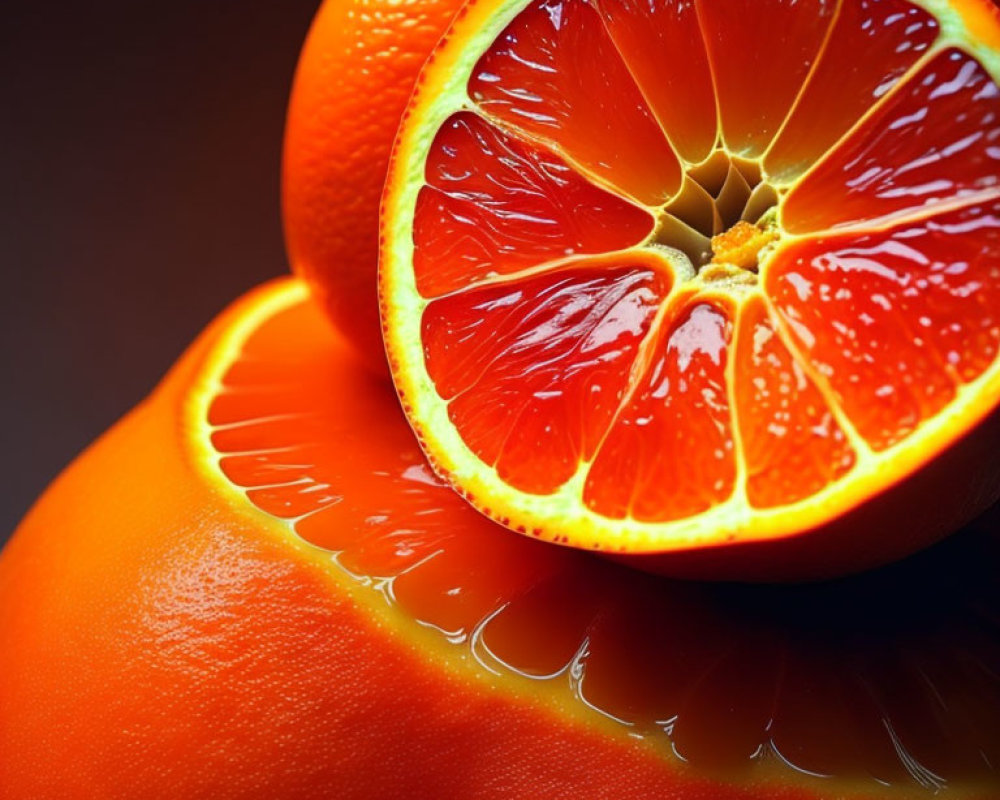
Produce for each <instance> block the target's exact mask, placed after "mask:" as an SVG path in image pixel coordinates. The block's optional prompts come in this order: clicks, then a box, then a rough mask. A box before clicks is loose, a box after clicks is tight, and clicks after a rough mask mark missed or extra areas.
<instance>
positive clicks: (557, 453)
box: [423, 263, 670, 492]
mask: <svg viewBox="0 0 1000 800" xmlns="http://www.w3.org/2000/svg"><path fill="white" fill-rule="evenodd" d="M669 290H670V281H669V278H668V277H666V276H664V275H662V274H658V273H657V272H655V271H653V270H651V269H650V268H649V266H644V265H642V264H641V263H640V264H636V265H635V266H633V267H628V266H626V265H622V266H620V267H618V266H616V267H614V268H611V267H606V268H605V269H602V270H595V269H594V268H591V269H590V270H587V269H585V268H580V267H578V266H577V267H574V268H572V269H566V270H560V271H558V272H555V273H550V274H546V275H542V276H539V277H533V278H531V279H528V280H524V281H519V282H517V283H516V284H513V285H500V286H493V287H487V288H481V289H476V290H472V291H468V292H463V293H461V294H456V295H451V296H449V297H446V298H442V299H440V300H435V301H432V302H431V303H430V305H429V306H428V307H427V311H426V312H425V313H424V318H423V320H424V321H423V342H424V348H425V351H426V353H427V366H428V372H429V374H430V377H431V379H432V380H433V381H434V385H435V387H436V389H437V391H438V393H439V394H440V395H441V396H442V397H443V398H444V399H445V400H446V401H447V402H448V415H449V417H450V419H451V420H452V422H453V423H454V424H455V425H456V426H458V428H459V429H460V430H461V431H462V436H463V438H464V440H465V442H466V444H468V446H469V447H470V448H471V449H472V450H473V451H474V452H475V453H476V455H477V456H478V457H479V458H480V459H482V460H483V461H484V462H486V463H488V464H492V465H494V466H495V468H496V470H497V471H498V473H499V474H500V475H502V476H503V478H504V480H506V481H508V482H509V483H510V484H511V485H512V486H517V487H518V488H521V489H523V490H524V491H529V492H551V491H554V490H555V489H556V488H558V487H559V486H561V485H562V484H563V483H565V482H566V481H567V480H568V479H569V478H571V477H572V476H573V474H574V473H575V472H576V470H577V465H578V464H579V462H580V461H581V460H584V461H586V460H589V459H590V458H591V457H592V456H593V453H594V450H595V448H596V446H597V444H598V442H599V441H600V439H601V437H602V436H603V434H604V432H605V430H607V427H608V425H609V423H610V422H611V419H612V417H613V416H614V414H615V411H616V410H617V409H618V406H619V405H620V403H621V401H622V396H623V395H624V393H625V389H626V387H627V386H628V383H629V380H630V372H631V369H632V364H633V362H634V361H635V358H636V354H637V351H638V348H639V346H640V344H641V342H642V340H643V338H644V336H645V335H646V333H647V332H648V330H649V328H650V325H651V324H652V321H653V317H654V316H655V314H656V311H657V308H658V307H659V304H660V302H662V300H663V298H664V297H666V295H667V294H668V292H669ZM526 448H527V449H526ZM529 453H533V454H534V457H532V458H526V456H527V455H528V454H529Z"/></svg>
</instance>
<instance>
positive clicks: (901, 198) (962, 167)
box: [781, 50, 1000, 233]
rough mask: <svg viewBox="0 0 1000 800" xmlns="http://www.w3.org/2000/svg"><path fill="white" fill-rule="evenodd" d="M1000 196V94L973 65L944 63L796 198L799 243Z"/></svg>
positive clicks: (787, 220)
mask: <svg viewBox="0 0 1000 800" xmlns="http://www.w3.org/2000/svg"><path fill="white" fill-rule="evenodd" d="M998 189H1000V89H998V88H997V85H996V84H995V83H994V82H993V80H992V79H991V78H990V77H989V75H988V74H987V73H986V72H985V71H984V70H983V68H982V67H981V66H980V65H979V63H978V62H977V61H976V60H975V59H973V58H972V57H971V56H969V55H966V54H965V53H963V52H961V51H959V50H947V51H945V52H943V53H941V54H940V55H938V56H936V57H935V58H934V59H933V60H932V61H931V62H930V63H929V64H927V65H926V66H924V68H923V69H921V70H920V71H919V72H917V74H916V75H915V76H913V77H912V78H910V79H909V80H907V81H906V83H905V84H904V85H902V86H900V87H899V88H898V89H897V90H896V91H895V92H893V93H892V94H891V95H890V96H889V97H888V98H887V99H886V100H885V102H884V103H883V105H881V106H879V107H878V108H876V109H875V110H874V111H873V112H872V114H871V116H869V117H868V118H867V119H865V120H864V122H862V123H861V125H859V127H858V128H857V129H855V130H854V131H852V132H851V133H850V135H849V136H848V137H847V138H846V139H845V140H844V142H843V143H842V144H840V145H839V146H838V147H837V148H836V149H835V150H833V151H832V152H831V153H829V154H828V155H827V157H826V158H825V159H824V160H823V161H821V162H820V163H819V164H818V165H817V167H816V168H815V170H813V171H812V172H809V173H807V174H806V176H805V177H804V178H803V179H802V183H800V184H798V185H797V186H796V187H795V188H793V189H792V191H791V192H789V194H788V197H787V198H786V201H785V204H784V208H783V210H782V217H781V218H782V222H783V224H784V226H785V227H786V229H788V230H789V231H791V232H793V233H803V232H809V231H821V230H826V229H830V228H835V227H840V226H844V225H852V224H858V223H861V222H872V221H875V220H883V221H884V220H892V219H893V218H899V217H901V216H903V215H906V214H907V213H912V212H916V211H920V210H921V209H926V208H927V207H929V206H932V205H934V204H935V203H941V202H947V201H954V200H955V199H957V198H962V197H967V196H969V195H973V194H976V193H980V192H986V191H993V190H998Z"/></svg>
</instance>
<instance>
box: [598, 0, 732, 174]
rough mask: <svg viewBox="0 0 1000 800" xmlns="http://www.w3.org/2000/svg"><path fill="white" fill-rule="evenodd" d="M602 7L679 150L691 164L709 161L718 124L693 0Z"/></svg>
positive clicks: (602, 3)
mask: <svg viewBox="0 0 1000 800" xmlns="http://www.w3.org/2000/svg"><path fill="white" fill-rule="evenodd" d="M597 8H598V11H599V12H600V13H601V16H602V17H603V19H604V22H605V25H606V26H607V28H608V32H609V33H610V34H611V38H612V39H613V40H614V42H615V45H616V46H617V47H618V50H619V52H620V53H621V55H622V58H623V59H624V61H625V63H626V64H627V65H628V68H629V71H630V72H631V73H632V75H633V76H634V77H635V79H636V82H637V83H638V84H639V88H640V89H641V91H642V94H643V96H644V97H645V98H646V100H647V102H648V103H649V106H650V108H651V109H652V111H653V113H654V114H655V115H656V118H657V120H659V122H660V125H661V126H662V127H663V130H664V131H665V132H666V134H667V138H668V139H669V140H670V142H671V144H672V145H673V146H674V149H675V150H676V151H677V152H678V153H679V154H680V156H681V158H684V159H685V160H687V161H688V162H691V163H697V162H699V161H702V160H703V159H705V158H706V157H707V156H708V154H709V153H710V152H711V151H712V148H713V147H715V144H716V139H717V138H718V120H717V114H716V110H715V89H714V87H713V85H712V73H711V70H710V69H709V66H708V56H707V54H706V53H705V43H704V41H703V39H702V36H701V28H700V26H699V23H698V14H697V11H696V10H695V4H694V0H665V1H658V0H599V2H598V3H597Z"/></svg>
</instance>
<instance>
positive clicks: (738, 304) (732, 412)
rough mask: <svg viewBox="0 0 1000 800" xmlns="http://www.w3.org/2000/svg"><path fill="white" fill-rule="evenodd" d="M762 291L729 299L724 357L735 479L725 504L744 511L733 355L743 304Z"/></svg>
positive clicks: (742, 452) (747, 505) (746, 501)
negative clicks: (730, 328)
mask: <svg viewBox="0 0 1000 800" xmlns="http://www.w3.org/2000/svg"><path fill="white" fill-rule="evenodd" d="M762 296H763V292H761V291H759V290H757V291H754V292H753V293H751V294H747V295H745V296H743V297H738V298H735V297H734V298H732V299H731V300H730V303H729V306H730V309H729V310H730V312H731V313H732V317H733V319H732V324H733V335H732V338H731V339H730V340H729V348H728V352H727V354H726V369H725V379H726V400H727V401H728V402H729V427H730V433H731V435H732V437H733V458H734V459H735V465H736V476H735V479H734V480H733V491H732V494H731V495H730V496H729V499H728V501H727V502H729V503H735V504H736V505H738V506H740V507H742V508H744V509H749V508H750V499H749V496H748V494H747V491H748V489H747V484H748V482H749V479H750V475H749V467H748V465H747V461H746V446H745V444H744V442H743V429H742V427H741V426H740V419H739V409H738V406H737V402H736V354H737V352H738V350H739V346H740V339H741V338H742V337H741V335H740V332H741V330H742V324H741V323H742V318H743V314H744V308H745V306H746V304H747V303H748V302H749V301H750V300H751V299H752V298H756V297H762Z"/></svg>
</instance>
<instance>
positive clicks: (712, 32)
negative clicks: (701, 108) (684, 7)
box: [697, 0, 839, 158]
mask: <svg viewBox="0 0 1000 800" xmlns="http://www.w3.org/2000/svg"><path fill="white" fill-rule="evenodd" d="M838 4H839V3H838V0H727V1H726V2H724V3H722V2H718V0H698V2H697V8H698V16H699V18H700V19H701V27H702V31H703V32H704V37H705V42H706V44H707V47H708V57H709V61H710V62H711V65H712V72H713V74H714V76H715V88H716V93H717V96H718V102H719V116H720V119H721V122H722V135H723V138H724V139H725V142H726V145H727V146H728V148H729V150H730V151H731V152H732V153H733V154H734V155H739V156H744V157H746V158H754V157H757V156H759V155H760V154H761V153H763V152H764V151H765V150H766V149H767V146H768V145H769V144H770V143H771V139H772V138H773V137H774V135H775V133H777V131H778V128H779V127H780V126H781V123H782V121H783V120H784V119H785V117H786V116H787V114H788V110H789V109H790V108H791V106H792V103H793V102H794V101H795V98H796V96H797V95H798V93H799V90H800V89H801V88H802V83H803V81H805V79H806V76H807V75H808V74H809V69H810V67H811V65H812V64H813V62H814V61H815V60H816V56H817V53H819V50H820V47H821V46H822V44H823V40H824V39H825V37H826V34H827V31H828V29H829V27H830V24H831V22H832V20H833V17H834V13H835V11H836V8H837V5H838Z"/></svg>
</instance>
